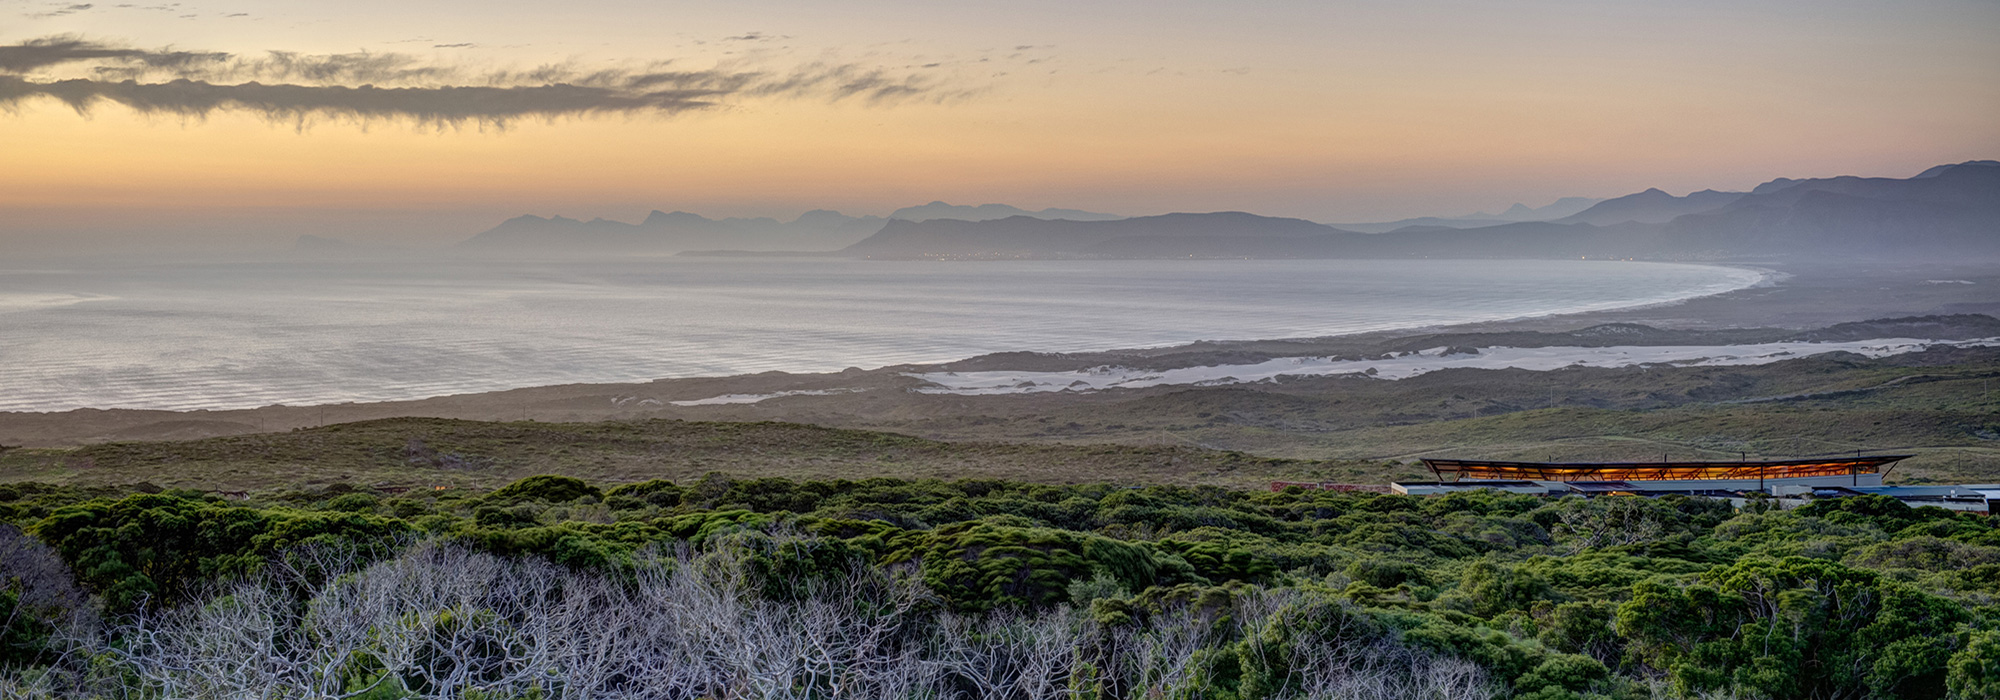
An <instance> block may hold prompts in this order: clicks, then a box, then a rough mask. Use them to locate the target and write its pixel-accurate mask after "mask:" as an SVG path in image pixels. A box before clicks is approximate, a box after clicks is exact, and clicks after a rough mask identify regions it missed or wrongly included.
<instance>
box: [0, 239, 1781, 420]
mask: <svg viewBox="0 0 2000 700" xmlns="http://www.w3.org/2000/svg"><path fill="white" fill-rule="evenodd" d="M1142 262H1144V261H1142ZM1294 262H1312V261H1294ZM1435 262H1442V263H1458V262H1468V261H1458V260H1438V261H1435ZM1470 262H1482V261H1470ZM1539 262H1547V263H1567V262H1581V261H1569V260H1551V261H1539ZM1588 262H1593V263H1599V264H1602V263H1613V264H1617V263H1625V264H1633V263H1637V264H1638V265H1642V266H1665V267H1668V268H1671V267H1699V268H1719V269H1721V270H1727V271H1730V272H1727V273H1719V272H1718V273H1705V274H1707V275H1709V276H1711V277H1713V279H1707V280H1699V281H1696V282H1695V283H1694V284H1690V285H1686V286H1684V287H1682V288H1680V289H1673V290H1661V291H1658V292H1655V293H1651V294H1647V295H1644V296H1639V295H1634V296H1635V297H1638V298H1633V299H1627V300H1613V301H1604V300H1589V299H1587V298H1578V299H1567V300H1565V301H1567V302H1569V303H1568V305H1566V306H1561V307H1557V308H1554V309H1549V310H1532V309H1531V310H1523V311H1520V312H1515V311H1506V310H1502V311H1492V312H1474V313H1463V314H1461V315H1462V318H1461V319H1460V320H1452V321H1448V322H1443V323H1438V322H1424V321H1421V320H1418V321H1412V320H1410V319H1394V320H1392V319H1390V318H1370V317H1360V318H1355V317H1350V316H1346V315H1341V314H1326V313H1313V314H1307V315H1306V318H1305V319H1292V318H1291V316H1296V315H1299V314H1297V313H1293V314H1290V315H1286V314H1278V315H1275V316H1273V318H1283V319H1286V321H1285V322H1284V323H1282V324H1279V325H1286V326H1291V328H1287V329H1274V328H1267V329H1264V330H1266V331H1277V332H1278V333H1279V334H1270V335H1257V334H1256V333H1257V331H1256V330H1251V331H1250V332H1249V333H1246V334H1244V335H1237V336H1233V337H1232V336H1228V335H1224V336H1221V338H1220V339H1216V338H1217V336H1214V335H1209V336H1207V337H1206V338H1204V337H1202V336H1203V335H1206V333H1205V332H1204V331H1203V330H1202V329H1201V328H1199V327H1185V328H1183V327H1179V326H1164V325H1159V326H1157V327H1159V328H1162V329H1163V330H1164V332H1160V333H1150V332H1145V333H1137V334H1136V335H1141V336H1144V335H1154V336H1164V337H1165V338H1168V339H1166V340H1163V341H1160V342H1150V341H1152V340H1153V339H1147V342H1143V344H1132V345H1121V344H1118V340H1117V339H1116V338H1115V337H1113V338H1105V339H1103V340H1104V341H1105V342H1093V340H1092V339H1091V338H1090V336H1089V334H1078V335H1076V336H1075V337H1068V336H1065V338H1066V339H1067V342H1063V341H1062V339H1056V338H1049V339H1044V340H1045V341H1055V342H1056V343H1059V344H1052V343H1050V342H1043V343H1036V344H1034V345H1032V346H1016V347H991V346H989V347H985V348H980V347H977V345H976V344H975V345H973V346H970V347H964V348H957V349H952V350H946V352H953V353H963V354H952V355H942V354H939V355H933V354H929V353H928V352H924V351H919V352H911V353H876V355H877V357H874V358H872V359H874V362H867V361H866V360H862V361H861V362H854V361H853V360H854V358H852V357H849V358H845V359H842V358H838V357H822V356H817V355H815V354H814V353H811V352H801V353H798V354H796V355H793V356H792V357H791V358H790V360H791V361H785V362H752V363H749V365H750V366H747V367H745V366H742V365H744V364H745V363H741V362H715V363H693V364H713V365H717V366H714V367H709V368H683V369H693V370H694V371H693V372H689V373H675V372H672V371H671V370H669V371H668V372H666V373H660V374H651V373H647V372H644V371H635V370H636V367H635V366H633V365H626V369H625V370H623V371H621V370H619V369H618V368H617V367H615V366H614V367H606V368H600V369H608V370H609V371H599V372H556V373H552V374H553V375H558V376H534V375H533V374H530V375H529V376H522V377H515V378H513V381H509V380H508V378H507V377H506V372H505V371H504V370H500V369H496V370H495V371H494V372H491V373H486V374H481V375H478V376H459V377H454V378H453V379H452V380H448V381H434V382H433V381H414V382H410V381H405V382H382V383H374V382H352V383H343V384H340V385H329V386H323V387H289V386H286V387H283V388H291V389H305V390H304V391H294V392H284V391H274V390H270V389H273V388H278V387H260V386H257V385H254V384H243V385H237V384H234V383H229V382H222V383H219V384H217V388H218V389H223V391H220V392H219V393H210V394H207V395H188V396H183V395H181V394H178V393H176V394H174V395H173V398H164V397H162V396H157V395H150V394H153V393H155V392H147V393H146V395H133V394H132V392H131V391H129V390H123V389H121V388H120V387H110V388H108V390H107V391H106V392H104V393H105V394H106V395H104V396H90V394H95V393H98V392H94V391H70V392H65V391H61V387H56V386H35V387H32V389H33V390H31V391H27V392H26V395H25V396H23V395H16V396H14V397H11V398H13V399H16V401H7V402H0V406H4V407H0V415H8V414H60V413H67V412H71V411H79V410H86V411H87V410H100V411H168V412H175V413H197V412H208V413H222V412H236V411H251V410H259V409H266V408H315V407H321V406H342V405H352V404H383V403H406V402H416V401H428V400H432V399H442V398H449V397H458V396H471V395H482V394H494V393H499V392H508V391H519V390H524V389H535V388H542V387H550V386H567V385H578V384H600V385H621V384H639V383H653V382H661V381H693V380H714V379H728V378H733V377H744V376H753V375H759V374H768V373H771V372H779V373H784V374H789V375H797V376H811V375H818V374H827V373H831V372H835V371H839V370H840V369H844V368H847V367H853V366H855V365H859V366H860V367H861V368H862V369H863V370H864V371H870V372H875V371H885V370H890V369H893V368H901V367H913V366H914V367H929V366H946V365H952V364H957V363H962V362H966V361H969V360H974V359H976V358H982V357H991V356H996V355H1018V354H1031V355H1043V356H1055V355H1076V356H1080V355H1092V354H1129V353H1157V352H1171V351H1174V350H1176V349H1180V348H1187V347H1194V346H1199V345H1203V344H1234V343H1259V342H1279V343H1282V342H1299V341H1312V340H1327V339H1345V338H1359V337H1372V336H1398V335H1417V334H1425V333H1435V332H1449V331H1450V330H1451V329H1457V328H1468V327H1474V326H1482V325H1493V324H1513V323H1521V322H1532V321H1536V320H1541V319H1551V318H1565V317H1582V316H1587V315H1590V314H1599V313H1616V312H1622V311H1632V310H1639V309H1647V308H1657V307H1667V306H1673V305H1678V304H1684V303H1687V302H1689V301H1691V300H1695V299H1701V298H1707V297H1712V296H1716V295H1720V294H1728V293H1731V292H1735V291H1740V290H1743V289H1749V288H1755V287H1758V286H1765V285H1768V284H1769V283H1770V282H1771V281H1772V280H1773V279H1774V278H1775V277H1776V274H1775V273H1774V272H1773V271H1771V270H1769V269H1766V268H1757V267H1749V266H1744V265H1736V264H1711V263H1692V262H1676V261H1626V260H1592V261H1588ZM1333 269H1335V270H1338V269H1339V268H1333ZM1745 273H1748V274H1745ZM1597 274H1598V275H1599V276H1603V277H1606V278H1607V284H1611V285H1613V286H1615V282H1612V281H1610V280H1613V279H1615V278H1616V277H1617V276H1618V274H1617V273H1615V272H1611V273H1607V272H1605V271H1604V270H1599V271H1598V273H1597ZM1749 275H1755V277H1754V278H1751V277H1750V276H1749ZM1521 279H1526V280H1532V279H1535V278H1534V277H1533V276H1532V275H1528V276H1525V277H1522V278H1521ZM42 296H46V297H54V296H60V297H62V298H64V299H65V300H67V301H68V303H81V302H85V301H96V300H100V299H115V298H116V297H108V296H107V297H100V298H86V297H84V296H83V295H76V294H68V295H42ZM1569 296H1577V295H1574V294H1572V295H1569ZM1584 296H1587V295H1584ZM1522 306H1526V305H1522ZM1295 308H1296V307H1295ZM1440 308H1449V307H1440ZM1428 315H1432V316H1438V315H1445V314H1435V313H1433V314H1428ZM1315 317H1316V320H1315ZM1294 321H1299V322H1294ZM1322 323H1323V324H1327V325H1331V326H1333V327H1334V328H1333V329H1331V330H1326V331H1323V332H1322V331H1321V329H1316V328H1313V326H1314V325H1318V324H1322ZM1156 325H1157V324H1156ZM1255 325H1264V324H1247V325H1246V326H1245V327H1246V328H1248V327H1250V326H1255ZM1322 328H1323V326H1322ZM1286 331H1295V332H1286ZM1223 332H1224V333H1228V331H1223ZM1110 335H1113V336H1115V335H1120V334H1119V333H1110ZM1122 335H1126V336H1132V335H1135V334H1134V333H1132V332H1130V331H1129V329H1128V332H1125V333H1123V334H1122ZM1175 336H1179V337H1178V338H1175ZM1128 339H1131V338H1128ZM1019 340H1023V341H1026V340H1028V339H1025V338H1024V339H1019ZM1078 341H1081V342H1078ZM1064 347H1068V348H1072V349H1060V348H1064ZM850 350H852V348H850ZM815 358H817V359H819V360H822V361H813V360H814V359H815ZM824 360H833V361H831V362H828V361H824ZM878 363H879V364H878ZM681 364H688V363H681ZM730 365H738V366H735V367H732V366H730ZM759 365H762V366H759ZM638 366H643V363H640V364H639V365H638ZM545 374H549V373H545ZM592 374H595V375H597V376H594V377H593V376H589V375H592ZM560 375H567V376H560ZM405 379H408V377H405ZM453 385H457V386H453ZM23 388H24V389H27V388H30V387H23ZM315 389H316V390H315ZM286 393H290V394H291V395H290V396H287V395H286ZM704 398H706V397H704ZM99 400H104V401H107V403H98V402H97V401H99ZM0 437H4V433H0Z"/></svg>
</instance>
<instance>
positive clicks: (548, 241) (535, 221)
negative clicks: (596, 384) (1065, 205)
mask: <svg viewBox="0 0 2000 700" xmlns="http://www.w3.org/2000/svg"><path fill="white" fill-rule="evenodd" d="M1015 216H1020V217H1029V218H1037V219H1069V220H1076V221H1105V220H1112V219H1118V218H1122V217H1119V216H1118V215H1116V214H1101V213H1097V212H1088V211H1081V210H1076V209H1043V210H1041V211H1028V210H1025V209H1021V208H1018V207H1013V206H1009V205H1006V204H981V205H979V206H965V205H952V204H946V203H944V202H931V203H929V204H924V205H921V206H914V207H904V208H902V209H898V210H896V211H894V212H892V213H890V214H889V216H888V217H880V216H859V217H856V216H848V215H846V214H842V213H840V212H837V211H832V210H828V209H817V210H813V211H809V212H806V213H804V214H802V215H800V216H799V218H797V219H793V220H791V221H779V220H777V219H773V218H768V217H759V218H727V219H710V218H707V217H704V216H702V215H700V214H693V213H689V212H684V211H674V212H661V211H657V210H656V211H654V212H653V213H652V214H649V215H647V217H646V219H645V221H642V222H639V223H637V224H628V223H624V222H621V221H612V220H609V219H591V220H589V221H580V220H577V219H571V218H566V217H562V216H556V217H551V218H542V217H539V216H533V215H524V216H518V217H515V218H512V219H508V220H507V221H505V222H502V223H501V224H500V225H499V226H495V227H493V228H492V229H490V230H487V231H485V232H482V233H480V234H479V235H477V236H473V237H472V238H471V239H469V240H466V241H465V242H463V243H460V244H459V246H458V248H459V249H460V250H462V251H467V252H473V253H480V254H502V255H505V254H532V255H544V254H550V253H558V254H572V255H589V254H605V253H676V252H683V251H700V250H717V249H729V250H742V251H754V252H770V251H823V250H832V249H836V248H841V247H844V246H848V245H851V244H853V243H856V242H858V241H860V240H861V239H864V238H867V237H868V236H870V235H872V234H874V233H876V232H877V231H880V230H882V225H883V224H884V223H885V222H887V221H890V220H902V221H930V220H933V219H955V220H964V221H988V220H994V219H1004V218H1008V217H1015Z"/></svg>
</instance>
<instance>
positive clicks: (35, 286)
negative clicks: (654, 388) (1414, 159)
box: [0, 258, 1759, 411]
mask: <svg viewBox="0 0 2000 700" xmlns="http://www.w3.org/2000/svg"><path fill="white" fill-rule="evenodd" d="M1758 279H1759V275H1758V273H1756V272H1754V271H1749V270H1742V269H1734V268H1724V267H1710V266H1698V265H1675V264H1660V263H1638V262H1599V261H1451V260H1412V261H1380V260H1367V261H1333V260H1215V261H1148V260H1134V261H1090V262H1081V261H1079V262H1068V261H1064V262H1025V261H1024V262H978V263H918V262H882V261H852V260H783V259H759V260H728V259H700V258H695V259H685V258H672V259H661V260H646V261H634V262H618V263H601V262H599V263H548V264H536V263H490V262H437V261H421V262H406V263H385V262H365V263H364V262H354V263H254V264H252V263H241V264H210V265H150V266H118V267H87V268H86V267H79V268H71V269H14V270H8V269H0V410H13V411H51V410H66V409H71V408H80V407H91V408H165V409H195V408H211V409H217V408H244V407H254V406H262V405H268V404H273V403H286V404H293V405H299V404H313V403H330V402H341V401H381V400H395V399H411V398H421V397H427V396H437V395H443V394H457V393H467V392H477V391H490V390H496V389H508V388H517V387H525V386H539V385H549V384H564V383H574V382H623V381H641V380H650V379H657V378H662V377H686V376H706V375H726V374H740V373H747V372H761V371H766V370H784V371H793V372H817V371H832V370H839V369H842V368H845V367H850V366H858V367H877V366H882V365H890V364H898V363H906V362H930V361H944V360H953V359H959V358H964V357H969V356H972V355H977V354H981V353H988V352H998V351H1007V350H1038V351H1077V350H1096V349H1109V348H1120V347H1142V346H1156V345H1165V344H1174V343H1183V342H1188V341H1193V340H1201V339H1211V340H1219V339H1253V338H1281V337H1299V336H1316V335H1333V334H1341V333H1354V332H1362V331H1371V330H1381V329H1390V328H1403V327H1416V326H1429V325H1438V324H1450V323H1463V322H1470V321H1481V320H1494V319H1504V318H1515V317H1522V316H1532V315H1540V314H1550V313H1561V312H1575V311H1586V310H1596V309H1606V308H1615V307H1623V306H1632V305H1639V304H1653V303H1661V302H1668V301H1673V300H1677V299H1684V298H1688V297H1692V296H1699V295H1705V294H1714V293H1719V292H1723V291H1728V290H1731V289H1736V288H1740V287H1744V286H1748V285H1751V284H1754V283H1755V282H1757V280H1758Z"/></svg>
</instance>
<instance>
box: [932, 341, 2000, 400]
mask: <svg viewBox="0 0 2000 700" xmlns="http://www.w3.org/2000/svg"><path fill="white" fill-rule="evenodd" d="M1933 345H1952V346H1991V345H2000V338H1981V339H1977V340H1918V339H1914V338H1889V339H1882V340H1863V341H1855V342H1835V343H1805V342H1798V343H1764V344H1759V345H1665V346H1618V347H1604V348H1581V347H1545V348H1509V347H1493V348H1480V349H1479V352H1478V353H1477V354H1468V353H1463V352H1461V353H1454V354H1449V355H1447V354H1444V353H1445V352H1446V348H1441V347H1440V348H1432V349H1429V350H1424V351H1421V352H1414V353H1408V354H1405V355H1402V356H1399V357H1390V358H1385V359H1375V360H1337V359H1332V358H1326V357H1284V358H1278V359H1275V360H1269V361H1265V362H1260V363H1257V364H1249V365H1221V366H1212V367H1186V368H1181V369H1171V370H1158V371H1155V370H1140V369H1131V368H1126V367H1096V368H1092V369H1087V370H1081V371H1075V372H1007V371H999V372H931V373H912V374H909V375H908V376H911V377H916V378H918V379H922V380H924V381H927V382H930V383H931V384H932V386H928V387H923V388H919V389H917V391H919V392H924V393H932V394H962V395H987V394H1025V393H1034V392H1048V391H1100V390H1104V389H1121V388H1123V389H1136V388H1143V387H1151V386H1163V385H1217V384H1245V383H1251V382H1262V381H1271V380H1274V379H1277V378H1278V377H1286V376H1294V377H1305V376H1323V375H1334V374H1365V375H1368V376H1372V377H1374V378H1376V379H1406V378H1409V377H1414V376H1417V375H1420V374H1424V373H1426V372H1436V371H1438V370H1441V369H1451V368H1458V367H1470V368H1478V369H1507V368H1514V369H1526V370H1536V371H1546V370H1554V369H1562V368H1565V367H1631V366H1634V365H1646V364H1663V365H1677V366H1699V365H1759V364H1765V363H1769V362H1777V361H1779V360H1786V359H1792V358H1797V357H1805V356H1809V355H1819V354H1824V353H1829V352H1851V353H1855V354H1858V355H1866V356H1868V357H1887V356H1890V355H1899V354H1902V353H1908V352H1917V351H1920V350H1923V349H1924V348H1926V347H1929V346H1933Z"/></svg>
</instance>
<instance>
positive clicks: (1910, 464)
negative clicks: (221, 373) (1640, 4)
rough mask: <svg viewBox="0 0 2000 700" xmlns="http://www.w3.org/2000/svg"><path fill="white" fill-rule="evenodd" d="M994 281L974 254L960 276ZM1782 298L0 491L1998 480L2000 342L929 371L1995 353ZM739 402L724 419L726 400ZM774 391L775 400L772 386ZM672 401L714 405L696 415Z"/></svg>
mask: <svg viewBox="0 0 2000 700" xmlns="http://www.w3.org/2000/svg"><path fill="white" fill-rule="evenodd" d="M959 264H978V263H959ZM1771 269H1772V272H1773V274H1772V281H1771V282H1770V283H1767V284H1765V285H1760V286H1757V287H1753V288H1749V289H1742V290H1738V291H1734V292H1729V293H1725V294H1720V295H1715V296H1710V297H1703V298H1698V299H1693V300H1689V301H1686V302H1682V303H1678V304H1672V305H1663V306H1655V307H1650V308H1637V309H1624V310H1615V311H1607V312H1595V313H1589V314H1578V315H1567V316H1549V317H1542V318H1532V319H1520V320H1514V321H1507V322H1496V323H1485V324H1474V325H1468V326H1456V327H1450V328H1433V329H1416V330H1405V331H1393V332H1381V333H1370V334H1361V335H1350V336H1336V337H1329V338H1310V339H1275V340H1243V341H1205V342H1199V343H1193V344H1189V345H1183V346H1175V347H1164V348H1145V349H1133V350H1123V351H1112V352H1103V353H1076V354H1041V353H1002V354H996V355H988V356H981V357H977V358H970V359H966V360H962V361H958V362H953V363H946V364H942V365H928V366H916V365H905V366H895V367H885V368H877V369H867V370H864V369H850V370H847V371H844V372H837V373H829V374H786V373H776V372H771V373H762V374H753V375H743V376H735V377H703V378H681V379H663V380H659V381H654V382H647V383H635V384H580V385H565V386H553V387H537V388H526V389H517V390H512V391H503V392H491V393H483V394H470V395H459V396H445V397H437V398H432V399H425V400H421V401H405V402H385V403H369V404H338V405H327V406H270V407H264V408H258V409H248V410H237V411H189V412H171V411H138V410H76V411H66V412H58V413H4V414H0V445H7V446H8V449H6V450H4V451H0V480H4V481H45V482H58V483H73V484H79V485H83V484H91V485H100V486H118V485H129V484H140V483H144V484H153V485H157V486H163V487H171V486H179V487H193V488H205V489H211V490H223V491H239V490H243V491H247V490H254V489H270V488H285V487H292V488H302V487H310V486H314V485H322V486H323V485H326V484H332V483H350V484H356V485H365V484H393V485H396V486H397V487H414V486H424V487H437V486H488V487H490V486H493V485H497V484H501V483H505V482H508V481H511V480H513V479H517V478H520V477H522V476H525V475H529V474H537V473H562V474H571V475H576V476H580V477H584V478H589V479H593V480H603V481H627V480H642V479H648V478H672V479H677V480H678V479H688V478H695V477H698V476H699V475H701V474H703V473H706V472H708V471H726V472H729V473H732V474H737V475H741V476H776V477H792V478H870V477H885V476H889V477H902V478H916V477H922V478H942V479H956V478H1005V479H1015V480H1029V481H1046V482H1055V483H1065V482H1067V483H1080V482H1110V483H1128V484H1180V485H1200V484H1206V485H1215V486H1228V487H1237V488H1245V487H1250V488H1254V487H1257V486H1261V485H1262V484H1264V483H1266V482H1268V481H1273V480H1316V481H1339V482H1352V483H1382V482H1385V481H1388V480H1391V479H1408V478H1416V477H1419V476H1423V472H1422V470H1421V467H1420V466H1418V465H1417V464H1416V463H1415V462H1414V460H1415V459H1416V458H1417V457H1426V456H1436V457H1474V456H1478V457H1488V458H1503V459H1504V458H1518V459H1534V460H1613V459H1615V460H1651V459H1661V458H1673V459H1727V458H1734V457H1738V456H1749V457H1769V458H1779V457H1789V456H1808V455H1822V454H1847V453H1853V452H1856V451H1860V452H1874V453H1881V452H1895V453H1907V454H1912V455H1914V457H1913V458H1912V459H1910V460H1908V461H1906V462H1905V463H1903V465H1901V466H1899V467H1898V469H1897V470H1896V471H1895V472H1894V473H1892V474H1891V476H1890V480H1891V481H1892V482H1897V481H1905V482H1921V481H1926V480H1934V481H1958V482H1964V481H1992V480H1995V479H1996V478H2000V393H1994V391H1995V390H1996V388H1995V387H1993V386H1992V385H1993V381H1992V380H1993V379H1996V378H2000V348H1991V347H1981V346H1978V345H1976V344H1975V345H1970V346H1964V347H1950V348H1946V347H1938V348H1933V349H1930V350H1927V351H1923V352H1915V353H1908V354H1901V355H1893V356H1889V357H1882V358H1873V359H1871V358H1867V357H1862V356H1858V355H1853V354H1850V353H1827V354H1821V355H1812V356H1805V357H1799V358H1796V359H1785V360H1780V361H1775V362H1770V363H1767V364H1756V365H1744V366H1660V365H1646V366H1631V367H1599V368H1581V367H1575V368H1565V369H1556V370H1545V371H1536V370H1525V369H1450V370H1442V371H1435V372H1430V373H1427V374H1422V375H1418V376H1414V377H1410V378H1406V379H1399V380H1394V381H1390V380H1384V379H1376V378H1371V377H1367V376H1365V375H1337V376H1322V377H1284V378H1280V379H1279V380H1278V381H1264V382H1255V383H1242V384H1222V385H1215V386H1186V385H1174V386H1155V387H1149V388H1141V389H1113V390H1105V391H1089V392H1074V391H1058V392H1044V393H1035V394H1011V395H997V396H966V395H953V394H938V393H921V392H918V391H915V390H916V389H918V388H921V387H923V386H926V382H924V381H923V380H922V379H920V378H917V377H914V376H912V375H914V374H918V373H923V372H973V371H992V370H999V369H1008V370H1034V371H1044V372H1060V371H1074V370H1081V369H1087V368H1091V367H1100V366H1119V367H1138V368H1148V369H1162V368H1174V367H1196V366H1212V365H1235V364H1248V363H1255V362H1260V361H1265V360H1269V359H1271V358H1276V357H1308V356H1310V357H1357V358H1358V357H1371V356H1382V355H1386V354H1394V353H1407V352H1412V351H1418V350H1424V349H1432V348H1439V347H1445V348H1454V347H1455V348H1464V349H1465V350H1469V351H1477V349H1478V348H1481V347H1539V348H1562V347H1602V346H1607V345H1742V344H1750V343H1761V342H1773V341H1778V340H1827V341H1832V340H1843V341H1851V340H1866V339H1872V338H1925V339H1937V340H1944V339H1954V340H1966V339H1979V338H1992V337H2000V321H1996V320H1995V319H1994V318H1993V317H1992V316H1989V315H1987V314H1993V313H2000V302H1996V301H1995V297H1994V296H1993V295H1992V293H1991V291H1990V290H1992V289H1993V288H1994V285H2000V274H1996V273H1995V272H1994V271H1993V270H1991V268H1990V267H1984V266H1970V265H1968V266H1958V267H1954V266H1947V265H1917V264H1910V265H1894V264H1881V265H1851V266H1841V265H1813V266H1800V267H1785V266H1774V267H1773V268H1771ZM731 396H737V397H745V398H743V399H741V401H743V402H740V403H707V404H703V403H701V402H703V401H713V400H715V399H717V397H731ZM761 396H771V397H773V398H765V399H762V400H754V401H753V400H751V397H761ZM675 402H683V403H693V404H697V405H676V403H675Z"/></svg>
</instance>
